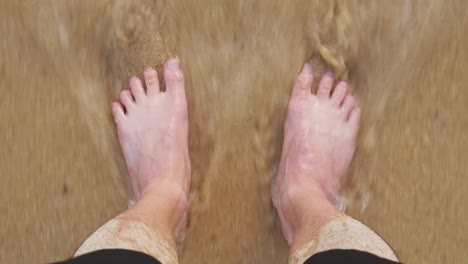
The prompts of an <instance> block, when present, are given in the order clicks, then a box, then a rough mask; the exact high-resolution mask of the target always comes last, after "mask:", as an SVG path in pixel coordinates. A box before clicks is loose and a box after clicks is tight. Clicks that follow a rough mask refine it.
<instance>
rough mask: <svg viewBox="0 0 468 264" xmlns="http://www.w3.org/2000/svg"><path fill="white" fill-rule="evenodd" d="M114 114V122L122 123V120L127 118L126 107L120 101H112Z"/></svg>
mask: <svg viewBox="0 0 468 264" xmlns="http://www.w3.org/2000/svg"><path fill="white" fill-rule="evenodd" d="M112 116H114V122H115V123H116V124H122V122H123V121H124V120H125V118H126V116H125V113H124V109H123V107H122V105H121V104H120V103H119V102H113V103H112Z"/></svg>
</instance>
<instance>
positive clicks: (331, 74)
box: [325, 70, 335, 78]
mask: <svg viewBox="0 0 468 264" xmlns="http://www.w3.org/2000/svg"><path fill="white" fill-rule="evenodd" d="M325 75H327V76H329V77H332V78H333V76H335V75H334V74H333V72H332V71H330V70H327V71H326V72H325Z"/></svg>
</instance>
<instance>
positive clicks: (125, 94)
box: [120, 90, 135, 112]
mask: <svg viewBox="0 0 468 264" xmlns="http://www.w3.org/2000/svg"><path fill="white" fill-rule="evenodd" d="M120 103H122V104H123V106H125V109H126V110H127V112H128V110H129V109H132V108H133V107H134V106H135V102H134V101H133V98H132V93H131V92H130V91H129V90H123V91H121V92H120Z"/></svg>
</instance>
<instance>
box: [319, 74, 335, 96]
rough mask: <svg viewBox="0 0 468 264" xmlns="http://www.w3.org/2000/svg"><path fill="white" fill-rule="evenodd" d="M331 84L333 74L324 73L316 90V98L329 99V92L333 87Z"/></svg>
mask: <svg viewBox="0 0 468 264" xmlns="http://www.w3.org/2000/svg"><path fill="white" fill-rule="evenodd" d="M333 82H334V78H333V74H332V73H331V72H327V73H325V74H324V75H323V77H322V79H321V80H320V83H319V87H318V89H317V97H318V98H320V99H328V98H330V92H331V89H332V87H333Z"/></svg>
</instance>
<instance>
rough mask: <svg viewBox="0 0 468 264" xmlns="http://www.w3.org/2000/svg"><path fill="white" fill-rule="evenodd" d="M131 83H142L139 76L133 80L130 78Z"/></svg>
mask: <svg viewBox="0 0 468 264" xmlns="http://www.w3.org/2000/svg"><path fill="white" fill-rule="evenodd" d="M130 81H131V82H133V83H137V82H138V81H140V78H138V77H137V76H133V77H132V78H130Z"/></svg>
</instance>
